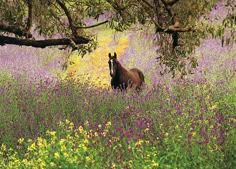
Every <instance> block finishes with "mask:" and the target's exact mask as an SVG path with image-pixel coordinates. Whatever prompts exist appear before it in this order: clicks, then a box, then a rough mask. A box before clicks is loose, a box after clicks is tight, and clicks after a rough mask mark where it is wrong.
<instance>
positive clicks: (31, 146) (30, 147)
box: [27, 143, 35, 151]
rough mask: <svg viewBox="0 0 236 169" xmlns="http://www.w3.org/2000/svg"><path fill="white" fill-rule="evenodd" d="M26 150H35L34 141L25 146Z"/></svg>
mask: <svg viewBox="0 0 236 169" xmlns="http://www.w3.org/2000/svg"><path fill="white" fill-rule="evenodd" d="M27 150H28V151H32V150H35V143H32V144H31V145H30V146H29V147H28V148H27Z"/></svg>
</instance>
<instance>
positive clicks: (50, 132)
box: [46, 130, 56, 136]
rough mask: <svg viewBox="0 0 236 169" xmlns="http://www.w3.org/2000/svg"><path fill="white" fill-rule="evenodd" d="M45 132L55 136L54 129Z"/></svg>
mask: <svg viewBox="0 0 236 169" xmlns="http://www.w3.org/2000/svg"><path fill="white" fill-rule="evenodd" d="M46 133H47V134H48V135H50V136H56V132H55V131H49V130H48V131H46Z"/></svg>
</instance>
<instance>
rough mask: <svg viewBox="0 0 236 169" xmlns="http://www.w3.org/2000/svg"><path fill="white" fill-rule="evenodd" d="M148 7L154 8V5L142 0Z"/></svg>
mask: <svg viewBox="0 0 236 169" xmlns="http://www.w3.org/2000/svg"><path fill="white" fill-rule="evenodd" d="M142 1H143V3H145V4H146V5H147V6H148V7H149V8H151V9H154V7H153V6H152V5H151V4H150V3H149V2H148V1H146V0H142Z"/></svg>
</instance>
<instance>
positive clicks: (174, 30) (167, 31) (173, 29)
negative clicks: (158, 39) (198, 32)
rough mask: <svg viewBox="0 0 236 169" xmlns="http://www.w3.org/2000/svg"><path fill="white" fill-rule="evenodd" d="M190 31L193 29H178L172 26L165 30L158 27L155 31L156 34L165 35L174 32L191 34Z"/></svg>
mask: <svg viewBox="0 0 236 169" xmlns="http://www.w3.org/2000/svg"><path fill="white" fill-rule="evenodd" d="M191 31H194V29H192V28H188V27H186V28H179V27H172V26H170V27H168V28H167V29H163V28H160V27H158V28H157V29H156V32H166V33H170V34H172V33H174V32H191Z"/></svg>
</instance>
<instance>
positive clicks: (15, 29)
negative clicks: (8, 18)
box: [0, 24, 33, 38]
mask: <svg viewBox="0 0 236 169" xmlns="http://www.w3.org/2000/svg"><path fill="white" fill-rule="evenodd" d="M0 30H1V31H5V32H8V33H13V34H15V35H18V36H24V37H27V38H32V37H33V35H32V34H31V33H29V32H28V31H24V30H22V29H20V28H18V27H16V26H10V25H7V24H0Z"/></svg>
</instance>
